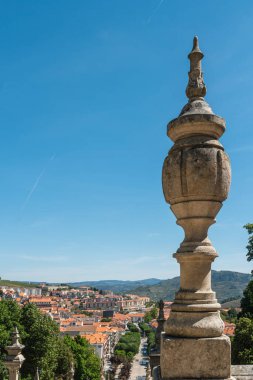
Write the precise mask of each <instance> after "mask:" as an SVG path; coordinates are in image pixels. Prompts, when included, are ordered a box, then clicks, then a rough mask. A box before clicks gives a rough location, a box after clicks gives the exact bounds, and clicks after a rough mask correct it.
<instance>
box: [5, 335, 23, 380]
mask: <svg viewBox="0 0 253 380" xmlns="http://www.w3.org/2000/svg"><path fill="white" fill-rule="evenodd" d="M24 347H25V346H23V345H22V344H20V342H19V332H18V329H17V328H15V330H14V331H13V333H12V344H11V345H10V346H7V347H5V350H6V351H7V353H8V355H7V357H6V360H5V362H4V364H5V366H6V368H7V369H8V372H9V380H18V379H19V370H20V368H21V366H22V364H23V362H24V360H25V358H24V356H23V355H22V353H21V352H22V350H23V348H24Z"/></svg>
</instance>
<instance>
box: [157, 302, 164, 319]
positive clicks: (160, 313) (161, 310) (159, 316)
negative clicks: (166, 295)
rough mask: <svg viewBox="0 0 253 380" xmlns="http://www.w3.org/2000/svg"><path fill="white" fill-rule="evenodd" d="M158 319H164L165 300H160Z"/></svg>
mask: <svg viewBox="0 0 253 380" xmlns="http://www.w3.org/2000/svg"><path fill="white" fill-rule="evenodd" d="M157 319H158V320H159V319H162V320H164V302H163V300H160V301H159V314H158V318H157Z"/></svg>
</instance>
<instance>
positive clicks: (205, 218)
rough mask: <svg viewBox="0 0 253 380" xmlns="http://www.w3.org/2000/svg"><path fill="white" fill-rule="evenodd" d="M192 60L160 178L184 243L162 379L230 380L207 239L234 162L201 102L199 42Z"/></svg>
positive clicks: (221, 124) (217, 123)
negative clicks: (182, 231)
mask: <svg viewBox="0 0 253 380" xmlns="http://www.w3.org/2000/svg"><path fill="white" fill-rule="evenodd" d="M188 57H189V59H190V72H189V82H188V86H187V89H186V94H187V96H188V97H189V102H188V103H187V104H186V105H185V106H184V107H183V109H182V111H181V113H180V115H179V117H178V118H176V119H174V120H172V121H171V122H170V123H169V124H168V136H169V137H170V138H171V140H172V141H173V142H174V143H175V144H174V145H173V147H172V148H171V149H170V151H169V154H168V156H167V157H166V158H165V161H164V165H163V174H162V181H163V192H164V196H165V200H166V202H168V203H169V204H170V207H171V210H172V212H173V213H174V215H175V216H176V218H177V224H179V225H180V226H181V227H182V228H183V229H184V232H185V238H184V240H183V242H182V243H181V245H180V247H179V248H178V250H177V252H176V253H175V254H174V257H175V258H176V259H177V261H178V263H179V264H180V289H179V291H178V292H177V293H176V296H175V300H174V303H173V304H172V311H171V314H170V317H169V319H168V320H167V321H166V323H165V328H164V330H165V333H166V335H163V339H162V344H161V365H160V366H161V376H162V379H163V380H166V379H172V378H174V379H176V378H178V379H184V378H187V379H215V378H219V379H227V378H229V377H230V367H231V365H230V341H229V339H228V338H227V337H225V336H223V335H222V334H223V327H224V325H223V321H222V320H221V318H220V312H219V309H220V304H219V303H218V301H217V299H216V295H215V293H214V292H213V291H212V287H211V264H212V262H213V261H214V259H215V258H216V257H217V256H218V255H217V252H216V250H215V249H214V247H213V246H212V243H211V241H210V240H209V238H208V229H209V227H210V226H211V225H212V224H213V223H215V217H216V215H217V214H218V212H219V210H220V209H221V207H222V202H223V201H224V200H225V199H226V198H227V196H228V192H229V188H230V182H231V170H230V162H229V158H228V156H227V154H226V153H225V152H224V148H223V146H222V145H221V143H220V142H219V141H218V139H219V138H220V136H221V135H222V134H223V133H224V131H225V120H224V119H222V118H221V117H219V116H217V115H215V114H214V113H213V111H212V109H211V107H210V106H209V105H208V104H207V102H206V101H205V100H204V98H203V97H204V96H205V94H206V87H205V83H204V80H203V75H202V71H201V59H202V58H203V53H202V52H201V51H200V49H199V46H198V41H197V38H196V37H195V38H194V46H193V49H192V51H191V53H190V54H189V56H188Z"/></svg>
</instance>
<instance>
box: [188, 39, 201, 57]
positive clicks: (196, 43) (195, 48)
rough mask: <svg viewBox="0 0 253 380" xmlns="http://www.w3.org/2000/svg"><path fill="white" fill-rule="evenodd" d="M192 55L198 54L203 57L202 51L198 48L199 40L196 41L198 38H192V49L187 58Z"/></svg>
mask: <svg viewBox="0 0 253 380" xmlns="http://www.w3.org/2000/svg"><path fill="white" fill-rule="evenodd" d="M192 53H200V54H201V55H203V53H202V51H201V50H200V48H199V39H198V36H194V38H193V47H192V51H191V52H190V54H189V56H190V55H191V54H192ZM203 56H204V55H203Z"/></svg>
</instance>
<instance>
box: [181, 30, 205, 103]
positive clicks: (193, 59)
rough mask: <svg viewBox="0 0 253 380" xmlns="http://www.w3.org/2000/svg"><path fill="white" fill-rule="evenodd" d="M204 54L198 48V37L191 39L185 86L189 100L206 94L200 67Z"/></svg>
mask: <svg viewBox="0 0 253 380" xmlns="http://www.w3.org/2000/svg"><path fill="white" fill-rule="evenodd" d="M203 57H204V54H203V53H202V51H201V50H200V48H199V42H198V37H196V36H195V37H194V39H193V48H192V51H191V52H190V54H189V55H188V58H189V60H190V71H189V73H188V76H189V81H188V85H187V87H186V96H187V97H188V98H189V100H190V101H191V100H193V99H195V98H203V97H204V96H205V95H206V85H205V83H204V79H203V73H202V69H201V60H202V58H203Z"/></svg>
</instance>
